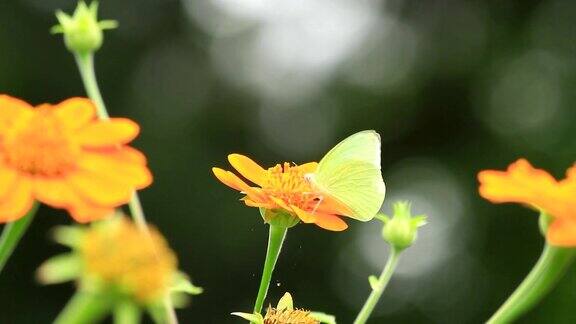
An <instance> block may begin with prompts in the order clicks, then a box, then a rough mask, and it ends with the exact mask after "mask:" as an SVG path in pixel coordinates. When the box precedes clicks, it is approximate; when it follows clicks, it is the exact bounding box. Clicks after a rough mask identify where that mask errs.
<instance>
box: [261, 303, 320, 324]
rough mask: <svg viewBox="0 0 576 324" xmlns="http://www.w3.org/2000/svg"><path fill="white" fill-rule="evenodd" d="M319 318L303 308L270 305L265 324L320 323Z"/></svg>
mask: <svg viewBox="0 0 576 324" xmlns="http://www.w3.org/2000/svg"><path fill="white" fill-rule="evenodd" d="M318 323H320V322H319V321H318V320H316V319H315V318H313V317H312V316H311V315H310V311H306V310H303V309H276V308H273V307H268V310H267V311H266V315H265V316H264V324H318Z"/></svg>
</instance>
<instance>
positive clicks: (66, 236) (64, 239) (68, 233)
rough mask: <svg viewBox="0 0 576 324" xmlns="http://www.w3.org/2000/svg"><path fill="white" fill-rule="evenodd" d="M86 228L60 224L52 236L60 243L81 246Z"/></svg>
mask: <svg viewBox="0 0 576 324" xmlns="http://www.w3.org/2000/svg"><path fill="white" fill-rule="evenodd" d="M84 233H85V230H84V229H83V228H81V227H76V226H58V227H56V228H54V230H53V232H52V238H53V239H54V241H56V242H57V243H59V244H62V245H65V246H67V247H69V248H72V249H77V248H79V247H80V243H81V242H82V238H83V237H84Z"/></svg>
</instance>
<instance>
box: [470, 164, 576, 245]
mask: <svg viewBox="0 0 576 324" xmlns="http://www.w3.org/2000/svg"><path fill="white" fill-rule="evenodd" d="M478 180H479V181H480V188H479V191H480V195H481V196H482V197H484V198H486V199H488V200H490V201H491V202H493V203H505V202H515V203H521V204H526V205H529V206H531V207H533V208H535V209H537V210H540V211H542V212H545V213H546V214H548V215H550V216H551V217H552V223H551V224H550V226H549V227H548V232H547V233H546V237H547V240H548V242H549V243H550V244H551V245H556V246H566V247H569V246H572V247H573V246H576V166H574V167H572V168H570V169H568V171H567V177H566V179H564V180H560V181H558V180H556V179H554V177H552V176H551V175H550V174H549V173H548V172H546V171H544V170H540V169H535V168H534V167H533V166H532V165H530V163H529V162H528V161H526V160H524V159H520V160H518V161H516V162H514V163H512V164H511V165H510V166H509V167H508V170H506V171H495V170H485V171H481V172H480V173H479V174H478Z"/></svg>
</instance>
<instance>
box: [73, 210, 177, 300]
mask: <svg viewBox="0 0 576 324" xmlns="http://www.w3.org/2000/svg"><path fill="white" fill-rule="evenodd" d="M102 225H103V226H96V227H94V228H92V229H90V230H88V231H87V232H86V233H85V234H84V235H83V238H82V240H81V243H80V245H79V252H80V255H81V258H82V264H83V268H84V270H83V272H84V273H83V276H84V277H85V279H87V280H93V281H95V282H96V283H97V284H99V285H104V286H107V287H113V288H116V289H118V290H119V291H120V292H121V293H125V294H128V295H132V296H133V297H134V298H135V299H136V300H137V301H139V302H141V303H150V302H153V301H155V300H158V299H159V298H162V297H164V296H166V295H167V294H168V292H169V289H170V285H171V284H172V282H173V280H174V274H175V273H176V270H177V261H176V256H175V255H174V253H173V252H172V251H171V250H170V248H169V247H168V245H167V243H166V240H165V239H164V238H163V237H162V236H161V235H160V233H159V232H157V231H156V230H155V229H150V233H149V234H148V233H146V232H145V231H142V230H139V229H138V228H137V227H136V226H135V225H134V224H133V223H132V222H130V221H128V220H126V219H124V218H120V219H118V220H114V221H112V222H108V223H106V224H102Z"/></svg>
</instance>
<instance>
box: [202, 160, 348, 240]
mask: <svg viewBox="0 0 576 324" xmlns="http://www.w3.org/2000/svg"><path fill="white" fill-rule="evenodd" d="M228 161H229V162H230V164H231V165H232V166H233V167H234V169H236V171H238V172H239V173H240V174H241V175H242V176H243V177H244V178H246V179H248V180H250V181H251V182H253V183H255V184H256V185H258V186H259V187H251V186H249V185H248V184H246V182H244V181H243V180H242V179H240V178H239V177H238V176H236V175H235V174H234V173H232V172H230V171H225V170H223V169H220V168H212V171H213V172H214V175H215V176H216V178H218V180H220V181H221V182H222V183H224V184H225V185H227V186H229V187H231V188H233V189H236V190H238V191H241V192H242V193H244V194H246V197H244V198H243V201H244V203H245V204H246V205H247V206H250V207H260V208H265V209H283V210H285V211H287V212H289V213H290V214H292V215H294V216H296V217H298V218H299V219H300V220H301V221H302V222H304V223H314V224H316V225H318V226H320V227H322V228H324V229H327V230H331V231H343V230H345V229H346V228H348V225H346V223H345V222H344V221H343V220H342V219H341V218H340V217H338V215H347V214H350V211H349V209H348V208H346V207H345V206H343V205H342V204H340V203H338V202H337V201H336V200H335V199H332V198H330V197H327V196H326V195H325V194H324V193H321V192H318V191H316V190H314V188H313V187H312V186H311V185H310V183H309V181H308V180H307V179H306V178H305V175H306V174H307V173H312V172H314V171H315V170H316V168H317V167H318V163H316V162H309V163H305V164H302V165H300V166H297V165H294V164H292V165H291V164H290V163H287V162H285V163H284V164H276V165H275V166H273V167H271V168H268V169H267V170H266V169H263V168H262V167H261V166H260V165H258V164H257V163H256V162H254V161H252V160H251V159H250V158H248V157H246V156H244V155H240V154H230V155H228Z"/></svg>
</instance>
